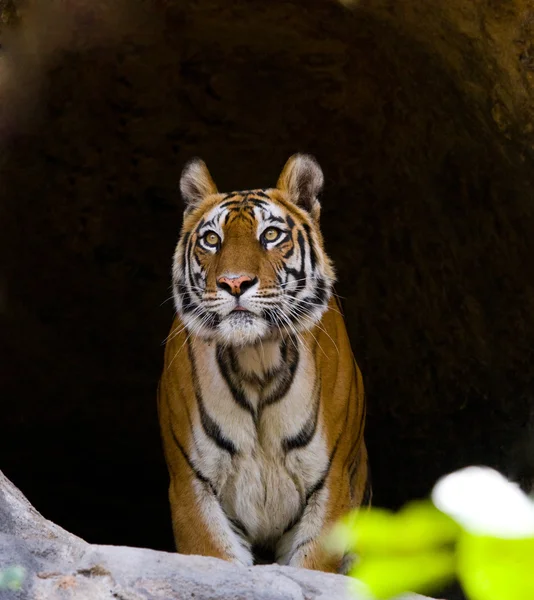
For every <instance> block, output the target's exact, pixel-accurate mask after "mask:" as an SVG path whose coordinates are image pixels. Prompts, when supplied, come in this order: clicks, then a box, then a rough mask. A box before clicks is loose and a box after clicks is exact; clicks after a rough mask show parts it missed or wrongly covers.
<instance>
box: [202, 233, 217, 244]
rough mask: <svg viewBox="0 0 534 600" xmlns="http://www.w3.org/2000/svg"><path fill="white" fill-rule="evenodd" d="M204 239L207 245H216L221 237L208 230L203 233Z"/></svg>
mask: <svg viewBox="0 0 534 600" xmlns="http://www.w3.org/2000/svg"><path fill="white" fill-rule="evenodd" d="M204 241H205V242H206V244H207V245H208V246H218V245H219V242H220V241H221V238H220V237H219V236H218V235H217V234H216V233H215V232H214V231H208V233H206V234H205V235H204Z"/></svg>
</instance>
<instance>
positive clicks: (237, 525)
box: [226, 515, 249, 538]
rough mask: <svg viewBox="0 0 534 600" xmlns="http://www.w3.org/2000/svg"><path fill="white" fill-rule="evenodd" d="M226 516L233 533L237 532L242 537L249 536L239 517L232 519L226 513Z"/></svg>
mask: <svg viewBox="0 0 534 600" xmlns="http://www.w3.org/2000/svg"><path fill="white" fill-rule="evenodd" d="M226 518H227V519H228V521H229V523H230V525H231V527H232V529H233V530H234V533H237V534H238V535H239V536H241V537H244V538H248V537H249V535H248V531H247V528H246V527H245V526H244V525H243V523H242V522H241V521H240V520H239V519H232V518H231V517H229V516H228V515H227V516H226Z"/></svg>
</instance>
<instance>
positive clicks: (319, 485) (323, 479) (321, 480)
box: [306, 434, 341, 505]
mask: <svg viewBox="0 0 534 600" xmlns="http://www.w3.org/2000/svg"><path fill="white" fill-rule="evenodd" d="M340 439H341V434H339V435H338V438H337V440H336V443H335V445H334V449H333V450H332V453H331V454H330V457H329V459H328V464H327V465H326V468H325V470H324V471H323V474H322V475H321V477H320V478H319V479H318V480H317V482H316V483H315V485H314V486H313V487H312V488H310V489H309V490H308V492H307V494H306V505H308V503H309V501H310V500H311V498H312V496H314V495H315V494H317V493H318V492H320V491H321V490H322V489H323V487H324V484H325V483H326V479H327V477H328V474H329V473H330V469H331V468H332V463H333V462H334V458H335V456H336V453H337V448H338V446H339V440H340Z"/></svg>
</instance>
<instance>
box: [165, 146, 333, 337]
mask: <svg viewBox="0 0 534 600" xmlns="http://www.w3.org/2000/svg"><path fill="white" fill-rule="evenodd" d="M322 186H323V173H322V171H321V168H320V167H319V165H318V164H317V162H316V161H315V159H314V158H312V157H311V156H307V155H302V154H296V155H294V156H292V157H291V158H290V159H289V160H288V162H287V163H286V165H285V167H284V169H283V171H282V174H281V175H280V178H279V179H278V183H277V186H276V188H270V189H256V190H249V191H241V192H231V193H229V194H221V193H219V192H218V191H217V188H216V187H215V184H214V182H213V179H212V178H211V176H210V173H209V171H208V169H207V167H206V165H205V163H204V162H203V161H201V160H199V159H194V160H193V161H191V162H190V163H188V164H187V165H186V167H185V168H184V170H183V172H182V177H181V180H180V190H181V192H182V196H183V198H184V200H185V202H186V209H185V212H184V221H183V227H182V232H181V235H180V239H179V241H178V245H177V247H176V251H175V254H174V263H173V295H174V301H175V306H176V310H177V312H178V314H179V316H180V317H181V319H182V321H183V323H184V325H185V327H186V328H187V330H188V331H189V332H190V333H192V334H193V335H198V336H200V337H202V338H204V339H207V340H214V341H216V342H220V343H227V344H231V345H247V344H254V343H257V342H259V341H260V340H266V339H275V338H276V337H278V336H283V335H284V334H287V335H293V334H296V333H297V332H302V331H305V330H308V329H310V328H311V327H312V326H313V325H314V324H315V323H317V322H318V321H319V320H320V319H321V317H322V315H323V313H324V312H325V310H326V308H327V305H328V302H329V300H330V297H331V295H332V285H333V283H334V279H335V276H334V271H333V267H332V264H331V262H330V259H329V258H328V256H327V255H326V253H325V251H324V247H323V238H322V235H321V232H320V229H319V214H320V209H321V207H320V204H319V201H318V199H317V195H318V194H319V192H320V191H321V189H322Z"/></svg>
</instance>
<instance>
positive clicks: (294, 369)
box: [158, 154, 371, 572]
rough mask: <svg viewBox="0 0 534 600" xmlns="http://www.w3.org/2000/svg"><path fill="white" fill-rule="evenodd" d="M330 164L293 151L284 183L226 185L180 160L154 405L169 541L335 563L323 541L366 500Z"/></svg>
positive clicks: (188, 550)
mask: <svg viewBox="0 0 534 600" xmlns="http://www.w3.org/2000/svg"><path fill="white" fill-rule="evenodd" d="M323 181H324V176H323V172H322V170H321V168H320V166H319V164H318V163H317V161H316V160H315V158H313V157H312V156H310V155H306V154H295V155H293V156H292V157H291V158H290V159H289V160H288V161H287V163H286V164H285V166H284V168H283V170H282V172H281V175H280V176H279V179H278V182H277V185H276V188H267V189H263V188H262V189H253V190H247V191H237V192H231V193H220V192H218V190H217V187H216V186H215V183H214V181H213V179H212V177H211V175H210V173H209V171H208V169H207V166H206V164H205V163H204V162H203V161H202V160H201V159H193V160H192V161H190V162H189V163H188V164H186V166H185V167H184V169H183V171H182V175H181V178H180V191H181V195H182V197H183V200H184V202H185V208H184V213H183V224H182V229H181V234H180V236H179V240H178V244H177V246H176V250H175V253H174V257H173V265H172V294H173V298H174V304H175V309H176V317H175V319H174V322H173V324H172V327H171V331H170V334H169V336H168V338H167V340H166V344H165V357H164V367H163V372H162V375H161V378H160V381H159V387H158V414H159V423H160V429H161V435H162V440H163V449H164V455H165V460H166V463H167V467H168V471H169V476H170V485H169V501H170V508H171V515H172V527H173V532H174V540H175V544H176V549H177V551H178V552H180V553H183V554H197V555H204V556H211V557H216V558H220V559H224V560H227V561H231V562H233V563H235V564H239V565H245V566H251V565H253V564H262V563H265V562H269V561H270V562H276V563H278V564H281V565H289V566H293V567H302V568H307V569H315V570H320V571H326V572H342V571H343V569H344V565H346V564H347V557H348V556H349V553H348V552H344V551H341V550H339V549H338V550H336V551H335V552H333V551H331V550H330V549H328V548H327V546H325V544H324V543H323V541H324V539H325V536H326V534H327V533H328V532H329V531H330V528H331V527H332V525H333V524H335V523H336V521H337V520H338V519H339V518H340V517H341V516H343V515H344V514H346V513H347V512H348V511H349V510H351V509H353V508H357V507H360V506H367V505H369V504H370V501H371V485H370V475H369V467H368V458H367V450H366V445H365V441H364V425H365V398H364V387H363V381H362V375H361V372H360V369H359V368H358V365H357V364H356V361H355V359H354V357H353V353H352V350H351V346H350V342H349V338H348V335H347V330H346V327H345V322H344V316H343V314H342V311H341V307H340V304H339V302H338V301H337V299H336V295H335V294H334V292H333V285H334V282H335V273H334V268H333V264H332V261H331V260H330V258H329V257H328V256H327V254H326V252H325V250H324V241H323V236H322V234H321V230H320V227H319V219H320V212H321V206H320V202H319V200H318V196H319V193H320V192H321V191H322V188H323Z"/></svg>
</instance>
